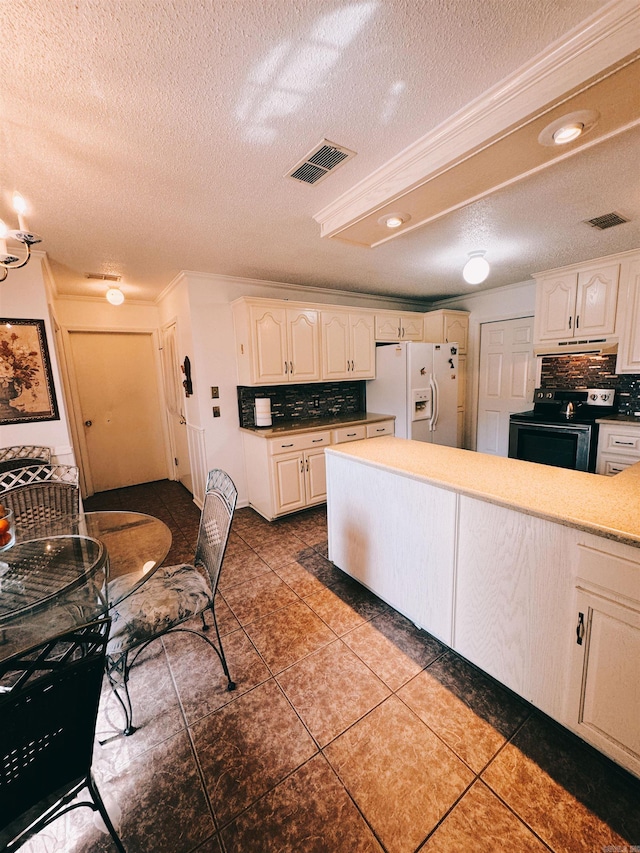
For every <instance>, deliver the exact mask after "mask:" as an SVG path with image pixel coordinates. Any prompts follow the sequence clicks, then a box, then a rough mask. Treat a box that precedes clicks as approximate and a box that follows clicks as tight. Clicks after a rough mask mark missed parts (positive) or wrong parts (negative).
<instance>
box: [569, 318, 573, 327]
mask: <svg viewBox="0 0 640 853" xmlns="http://www.w3.org/2000/svg"><path fill="white" fill-rule="evenodd" d="M572 320H573V317H569V328H571V321H572Z"/></svg>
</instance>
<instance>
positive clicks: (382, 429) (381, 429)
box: [376, 427, 384, 432]
mask: <svg viewBox="0 0 640 853" xmlns="http://www.w3.org/2000/svg"><path fill="white" fill-rule="evenodd" d="M376 432H384V427H379V428H378V429H377V430H376Z"/></svg>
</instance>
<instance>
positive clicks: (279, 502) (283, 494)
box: [271, 450, 327, 515]
mask: <svg viewBox="0 0 640 853" xmlns="http://www.w3.org/2000/svg"><path fill="white" fill-rule="evenodd" d="M271 473H272V478H273V484H274V491H275V494H274V515H283V514H285V513H287V512H292V511H293V510H296V509H303V508H304V507H307V506H314V504H317V503H322V502H323V501H325V500H326V499H327V478H326V472H325V462H324V450H305V451H303V452H301V453H284V454H281V455H278V456H274V457H273V458H272V459H271Z"/></svg>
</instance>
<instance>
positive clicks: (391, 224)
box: [378, 213, 411, 228]
mask: <svg viewBox="0 0 640 853" xmlns="http://www.w3.org/2000/svg"><path fill="white" fill-rule="evenodd" d="M410 219H411V217H410V216H409V214H408V213H385V214H384V216H381V217H380V219H378V224H379V225H384V227H385V228H400V226H401V225H404V223H405V222H408V221H409V220H410Z"/></svg>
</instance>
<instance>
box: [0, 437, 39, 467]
mask: <svg viewBox="0 0 640 853" xmlns="http://www.w3.org/2000/svg"><path fill="white" fill-rule="evenodd" d="M43 462H51V448H50V447H39V446H38V445H35V444H16V445H14V446H13V447H0V471H10V470H11V469H12V468H23V467H24V466H25V465H38V464H41V463H43Z"/></svg>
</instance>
